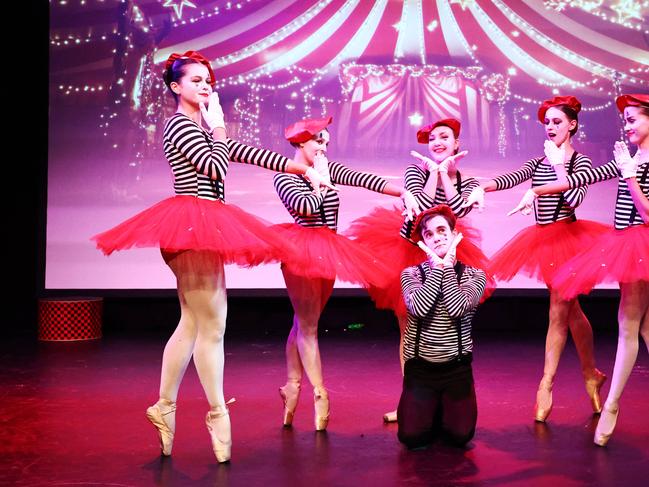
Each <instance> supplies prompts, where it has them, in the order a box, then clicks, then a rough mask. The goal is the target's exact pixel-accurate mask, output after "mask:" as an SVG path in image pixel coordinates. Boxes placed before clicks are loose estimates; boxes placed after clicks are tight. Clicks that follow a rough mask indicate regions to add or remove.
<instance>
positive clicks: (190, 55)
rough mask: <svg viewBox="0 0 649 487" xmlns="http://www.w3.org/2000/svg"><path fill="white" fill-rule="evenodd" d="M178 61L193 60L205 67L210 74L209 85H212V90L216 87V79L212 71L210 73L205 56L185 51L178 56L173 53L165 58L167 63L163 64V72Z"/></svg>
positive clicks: (210, 69)
mask: <svg viewBox="0 0 649 487" xmlns="http://www.w3.org/2000/svg"><path fill="white" fill-rule="evenodd" d="M178 59H193V60H194V61H198V62H199V63H201V64H202V65H203V66H205V67H206V68H207V71H208V72H209V74H210V85H212V88H214V85H216V78H215V77H214V71H212V66H211V65H210V62H209V61H208V60H207V58H206V57H205V56H203V55H202V54H201V53H200V52H198V51H187V52H185V53H184V54H178V53H177V52H174V53H173V54H171V55H170V56H169V57H168V58H167V62H166V63H165V71H166V70H167V69H169V68H170V67H171V66H173V64H174V63H175V62H176V61H177V60H178Z"/></svg>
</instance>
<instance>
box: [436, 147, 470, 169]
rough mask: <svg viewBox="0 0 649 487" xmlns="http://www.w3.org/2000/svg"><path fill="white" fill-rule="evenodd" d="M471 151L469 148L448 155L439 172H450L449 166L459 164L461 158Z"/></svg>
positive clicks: (441, 163)
mask: <svg viewBox="0 0 649 487" xmlns="http://www.w3.org/2000/svg"><path fill="white" fill-rule="evenodd" d="M468 153H469V151H468V150H463V151H461V152H458V153H457V154H453V155H452V156H449V157H447V158H446V159H444V160H443V161H442V162H440V164H439V172H446V173H447V172H448V167H449V166H450V165H454V164H457V163H458V162H459V161H460V159H462V158H463V157H464V156H466V155H467V154H468Z"/></svg>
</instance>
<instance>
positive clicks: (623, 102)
mask: <svg viewBox="0 0 649 487" xmlns="http://www.w3.org/2000/svg"><path fill="white" fill-rule="evenodd" d="M615 104H616V105H617V109H618V110H620V111H621V112H622V113H624V109H625V108H626V107H640V106H642V107H649V95H642V94H636V95H622V96H618V97H617V98H616V99H615Z"/></svg>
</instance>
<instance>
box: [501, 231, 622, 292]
mask: <svg viewBox="0 0 649 487" xmlns="http://www.w3.org/2000/svg"><path fill="white" fill-rule="evenodd" d="M609 229H610V227H608V226H607V225H604V224H602V223H598V222H592V221H587V220H577V221H570V220H561V221H558V222H554V223H550V224H547V225H533V226H530V227H527V228H524V229H523V230H521V231H520V232H518V233H517V234H516V235H515V236H514V237H513V238H512V239H511V240H510V241H509V242H507V243H506V244H505V245H504V247H502V248H501V249H500V250H499V251H498V252H496V253H495V254H494V256H493V257H492V258H491V266H490V273H491V274H492V275H493V276H495V277H496V278H497V279H500V280H502V281H509V280H510V279H512V278H513V277H514V276H515V275H516V274H518V273H519V272H520V273H523V274H526V275H528V276H530V277H533V278H535V279H538V280H540V281H542V282H545V283H546V284H548V285H549V283H551V282H552V279H553V278H554V276H555V274H556V273H557V271H558V269H559V268H560V267H561V266H562V265H563V264H565V263H566V262H567V261H568V260H570V259H571V258H572V257H574V256H575V255H577V254H579V253H581V252H582V251H583V250H584V249H587V248H589V247H590V246H591V245H592V244H593V242H595V239H597V237H599V236H601V235H602V234H603V233H605V232H607V231H609Z"/></svg>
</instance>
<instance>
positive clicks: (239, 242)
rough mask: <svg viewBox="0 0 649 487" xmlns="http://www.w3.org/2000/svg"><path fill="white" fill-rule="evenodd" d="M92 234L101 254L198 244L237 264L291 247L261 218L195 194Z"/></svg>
mask: <svg viewBox="0 0 649 487" xmlns="http://www.w3.org/2000/svg"><path fill="white" fill-rule="evenodd" d="M92 240H94V241H95V242H96V244H97V248H98V249H100V250H101V251H102V252H104V254H106V255H110V254H111V253H112V252H114V251H116V250H126V249H129V248H133V247H158V248H160V249H164V250H165V251H168V252H181V251H186V250H197V251H205V252H207V253H206V254H205V255H209V254H210V253H213V254H215V256H216V257H218V259H219V260H220V261H221V262H222V263H223V264H238V265H242V266H254V265H258V264H263V263H266V262H273V261H279V260H281V259H282V257H283V256H284V255H285V254H287V253H292V252H294V250H292V246H291V245H290V241H286V240H285V239H284V238H283V236H282V235H281V234H280V233H278V232H276V231H274V230H273V229H272V227H271V225H270V224H268V223H267V222H265V221H263V220H261V219H260V218H257V217H256V216H254V215H251V214H250V213H247V212H245V211H243V210H242V209H241V208H239V207H238V206H235V205H230V204H225V203H222V202H220V201H210V200H205V199H201V198H196V197H194V196H174V197H171V198H167V199H165V200H162V201H160V202H159V203H157V204H155V205H153V206H151V207H150V208H147V209H146V210H144V211H142V212H140V213H138V214H136V215H135V216H133V217H131V218H129V219H128V220H126V221H124V222H122V223H120V224H119V225H117V226H116V227H113V228H111V229H110V230H107V231H105V232H102V233H100V234H98V235H95V236H94V237H92ZM215 256H213V257H210V259H213V258H215Z"/></svg>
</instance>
